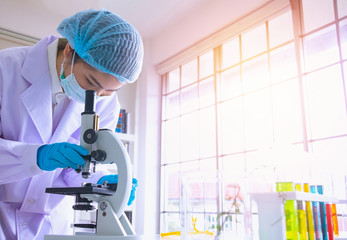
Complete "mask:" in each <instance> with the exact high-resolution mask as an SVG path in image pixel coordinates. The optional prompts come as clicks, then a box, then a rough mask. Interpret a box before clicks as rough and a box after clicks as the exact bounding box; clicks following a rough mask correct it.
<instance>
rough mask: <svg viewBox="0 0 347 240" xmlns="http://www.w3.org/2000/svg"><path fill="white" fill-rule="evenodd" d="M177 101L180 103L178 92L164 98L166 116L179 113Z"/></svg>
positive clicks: (170, 116)
mask: <svg viewBox="0 0 347 240" xmlns="http://www.w3.org/2000/svg"><path fill="white" fill-rule="evenodd" d="M179 103H180V95H179V92H175V93H172V94H169V95H167V96H166V98H165V104H166V109H165V112H166V118H172V117H174V116H178V114H179V113H180V106H179Z"/></svg>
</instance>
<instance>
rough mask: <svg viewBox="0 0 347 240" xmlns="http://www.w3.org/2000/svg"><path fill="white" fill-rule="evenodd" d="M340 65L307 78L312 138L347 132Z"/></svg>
mask: <svg viewBox="0 0 347 240" xmlns="http://www.w3.org/2000/svg"><path fill="white" fill-rule="evenodd" d="M339 66H340V65H339V64H338V65H335V66H333V67H330V68H328V69H324V70H321V71H318V72H315V73H313V74H309V75H307V77H306V79H305V85H304V86H305V93H306V94H305V96H306V99H307V116H308V117H309V118H308V119H309V124H308V126H309V127H310V130H311V137H312V139H317V138H322V137H329V136H335V135H341V134H345V133H347V124H346V123H347V122H346V121H347V119H346V104H345V98H344V92H343V89H344V88H343V84H342V78H341V71H340V67H339Z"/></svg>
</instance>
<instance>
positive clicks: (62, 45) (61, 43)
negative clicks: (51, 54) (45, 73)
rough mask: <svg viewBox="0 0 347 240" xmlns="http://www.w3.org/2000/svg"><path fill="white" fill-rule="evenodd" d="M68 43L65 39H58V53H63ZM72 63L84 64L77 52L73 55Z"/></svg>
mask: <svg viewBox="0 0 347 240" xmlns="http://www.w3.org/2000/svg"><path fill="white" fill-rule="evenodd" d="M68 43H69V41H68V40H67V39H66V38H59V41H58V52H61V51H64V49H65V47H66V44H68ZM74 51H75V50H74ZM74 62H75V63H79V62H84V61H83V59H82V58H81V57H80V56H79V55H78V54H77V52H76V53H75V61H74Z"/></svg>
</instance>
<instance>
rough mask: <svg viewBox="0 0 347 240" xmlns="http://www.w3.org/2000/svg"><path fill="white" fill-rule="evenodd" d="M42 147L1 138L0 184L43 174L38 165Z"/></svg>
mask: <svg viewBox="0 0 347 240" xmlns="http://www.w3.org/2000/svg"><path fill="white" fill-rule="evenodd" d="M0 126H1V124H0ZM0 130H1V129H0ZM1 132H2V131H1ZM40 146H41V145H38V144H28V143H22V142H16V141H10V140H5V139H3V138H0V184H7V183H12V182H17V181H20V180H23V179H26V178H30V177H33V176H34V175H37V174H40V173H43V171H42V170H41V169H40V168H39V167H38V166H37V163H36V152H37V149H38V148H39V147H40Z"/></svg>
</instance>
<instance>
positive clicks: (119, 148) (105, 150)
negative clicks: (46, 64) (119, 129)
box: [44, 90, 142, 240]
mask: <svg viewBox="0 0 347 240" xmlns="http://www.w3.org/2000/svg"><path fill="white" fill-rule="evenodd" d="M95 103H96V101H95V91H89V90H87V91H86V98H85V107H84V112H82V114H81V135H80V145H81V146H83V147H84V148H86V149H88V151H89V155H87V156H85V157H84V160H85V165H83V166H79V168H78V169H77V170H76V172H77V173H80V174H81V175H82V177H83V178H85V179H88V177H89V176H90V174H91V167H92V165H93V171H94V172H95V166H96V164H110V163H114V164H116V166H117V170H118V183H117V184H109V183H107V182H104V183H103V184H102V185H98V184H91V183H84V184H83V185H82V186H81V187H70V188H47V189H46V193H51V194H63V195H71V196H75V205H74V206H73V209H74V210H75V211H91V210H94V211H95V210H96V221H95V222H91V223H74V224H73V227H74V228H85V229H89V230H91V231H89V232H80V233H75V235H46V236H45V238H44V239H45V240H65V239H66V240H69V239H73V240H75V239H76V240H77V239H83V240H99V239H100V240H101V239H102V240H107V239H114V240H118V239H119V240H139V239H142V238H141V236H137V235H135V231H134V229H133V227H132V226H131V224H130V222H129V220H128V218H127V216H126V215H125V213H124V209H125V207H126V205H127V202H128V200H129V197H130V192H131V188H132V175H131V164H130V159H129V156H128V153H127V151H126V149H125V147H124V145H123V143H122V142H121V140H119V139H118V138H117V136H116V135H115V133H114V132H113V131H111V130H109V129H99V116H98V115H97V114H96V113H95V111H94V109H95Z"/></svg>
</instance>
